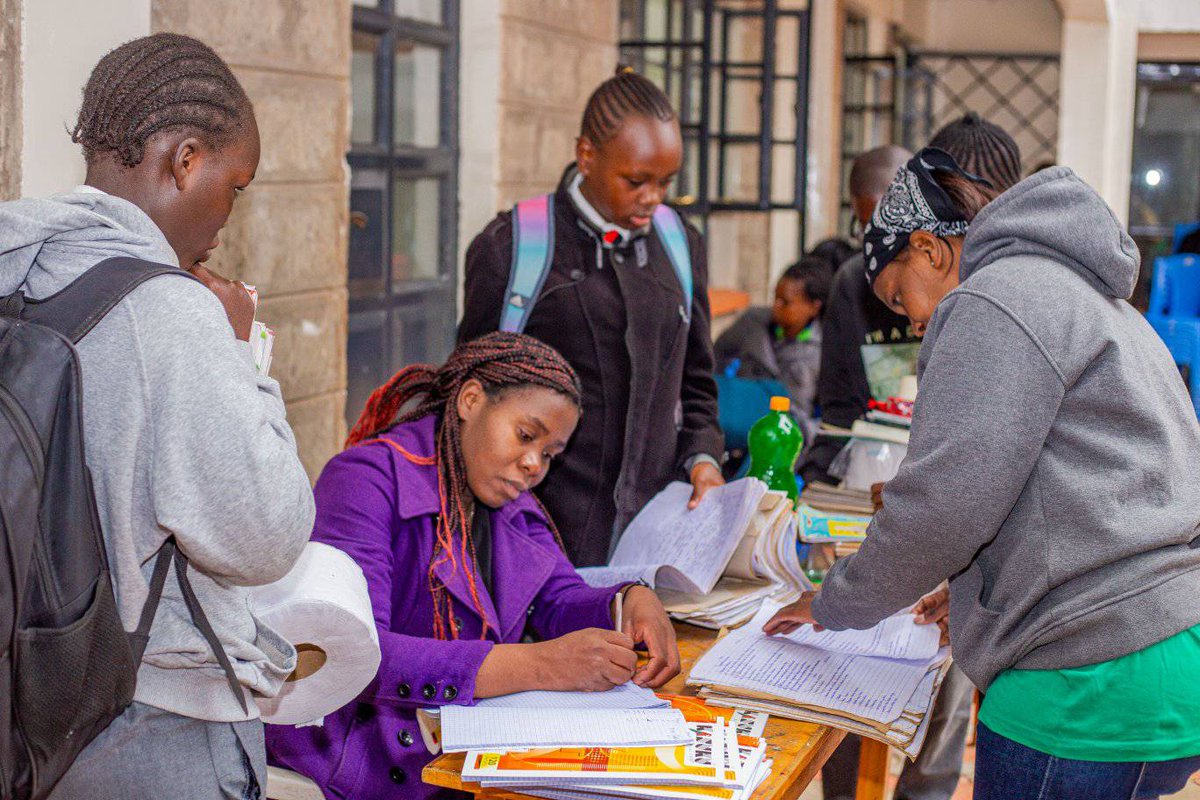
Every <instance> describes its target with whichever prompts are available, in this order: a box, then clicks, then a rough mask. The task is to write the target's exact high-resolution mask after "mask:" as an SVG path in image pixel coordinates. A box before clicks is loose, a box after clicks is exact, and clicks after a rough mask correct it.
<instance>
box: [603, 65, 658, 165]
mask: <svg viewBox="0 0 1200 800" xmlns="http://www.w3.org/2000/svg"><path fill="white" fill-rule="evenodd" d="M628 117H650V118H651V119H657V120H660V121H662V122H670V121H671V120H673V119H675V118H676V114H675V109H674V108H672V107H671V101H670V99H668V98H667V96H666V94H664V93H663V90H662V89H660V88H658V86H656V85H655V84H654V82H653V81H651V80H650V79H649V78H645V77H643V76H641V75H638V74H637V73H636V72H634V70H633V68H632V67H626V66H619V67H617V74H616V75H614V76H613V77H611V78H609V79H608V80H606V81H605V82H604V83H602V84H600V85H599V86H597V87H596V90H595V91H594V92H592V96H591V97H589V98H588V101H587V106H585V107H584V109H583V120H582V121H581V122H580V124H579V135H580V136H582V137H584V138H585V139H587V140H588V141H590V142H591V143H592V144H593V145H595V146H596V147H600V146H601V145H603V144H604V143H605V142H607V141H608V140H609V139H611V138H613V137H614V136H616V135H617V132H618V131H620V130H621V124H622V123H624V122H625V120H626V118H628Z"/></svg>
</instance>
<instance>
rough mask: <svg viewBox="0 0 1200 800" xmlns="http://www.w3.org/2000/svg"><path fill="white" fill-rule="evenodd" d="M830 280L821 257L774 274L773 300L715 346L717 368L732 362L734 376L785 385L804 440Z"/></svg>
mask: <svg viewBox="0 0 1200 800" xmlns="http://www.w3.org/2000/svg"><path fill="white" fill-rule="evenodd" d="M832 283H833V271H832V270H831V269H830V267H829V264H828V262H827V261H826V260H825V259H823V258H820V257H819V256H813V255H808V256H804V257H803V258H801V259H800V260H799V261H797V262H796V263H795V264H793V265H792V266H790V267H788V268H787V271H786V272H784V273H783V275H782V276H781V277H780V278H779V282H778V283H777V284H776V285H775V303H774V304H773V305H772V306H771V307H770V308H767V307H765V306H762V307H756V308H751V309H748V310H747V311H746V312H745V313H744V314H742V316H741V317H740V318H738V320H737V322H735V323H733V325H732V326H731V327H730V328H729V330H727V331H725V333H723V334H721V336H720V338H719V339H717V343H716V345H715V347H714V352H715V355H716V361H717V369H718V371H721V370H725V369H729V368H730V366H731V365H733V364H734V363H735V362H737V366H736V370H737V377H739V378H749V379H761V378H768V379H771V380H776V381H779V382H780V383H782V384H783V385H784V387H786V389H787V393H788V396H789V397H790V398H791V400H792V416H794V417H795V418H796V421H797V422H799V423H800V427H801V430H802V431H803V432H804V441H805V443H808V442H809V441H811V440H812V436H813V434H814V433H815V432H816V428H817V423H816V420H815V419H814V411H815V407H816V399H817V376H818V375H819V373H820V367H821V315H822V314H823V313H824V311H825V303H826V302H827V301H828V299H829V288H830V285H831V284H832ZM764 413H765V412H764Z"/></svg>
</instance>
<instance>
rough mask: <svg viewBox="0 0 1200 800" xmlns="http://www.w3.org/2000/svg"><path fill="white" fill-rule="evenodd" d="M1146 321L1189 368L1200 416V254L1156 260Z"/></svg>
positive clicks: (1173, 353) (1189, 387) (1190, 382)
mask: <svg viewBox="0 0 1200 800" xmlns="http://www.w3.org/2000/svg"><path fill="white" fill-rule="evenodd" d="M1146 320H1147V321H1148V322H1149V323H1150V325H1151V327H1153V328H1154V330H1155V332H1156V333H1157V334H1158V335H1159V336H1160V337H1162V340H1163V341H1164V342H1165V343H1166V345H1167V350H1169V351H1170V353H1171V357H1172V358H1173V359H1174V360H1175V363H1176V364H1178V365H1179V366H1181V367H1187V368H1188V373H1189V376H1190V378H1189V381H1188V382H1189V386H1188V389H1189V390H1190V391H1191V394H1192V405H1193V406H1194V407H1195V409H1196V414H1197V416H1200V256H1197V255H1190V254H1182V253H1181V254H1178V255H1172V256H1163V257H1161V258H1157V259H1155V260H1154V278H1153V281H1152V282H1151V284H1150V308H1149V310H1148V311H1147V312H1146Z"/></svg>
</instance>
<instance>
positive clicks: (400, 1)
mask: <svg viewBox="0 0 1200 800" xmlns="http://www.w3.org/2000/svg"><path fill="white" fill-rule="evenodd" d="M392 8H394V9H395V12H396V16H397V17H408V18H410V19H419V20H421V21H422V22H432V23H435V24H439V25H440V24H441V22H442V0H395V1H394V3H393V5H392Z"/></svg>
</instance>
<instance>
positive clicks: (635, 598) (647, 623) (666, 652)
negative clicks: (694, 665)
mask: <svg viewBox="0 0 1200 800" xmlns="http://www.w3.org/2000/svg"><path fill="white" fill-rule="evenodd" d="M622 603H623V605H622V611H621V617H622V627H621V632H622V633H624V634H625V635H626V636H628V637H629V638H630V639H631V640H632V641H634V642H642V643H644V644H645V645H646V650H647V651H648V652H649V654H650V661H649V662H648V663H646V664H645V665H644V666H643V667H642V668H641V669H639V670H638V671H637V672H636V673H635V674H634V676H633V682H634V683H636V684H637V685H638V686H649V687H650V688H652V689H657V688H659V687H660V686H662V685H663V684H665V683H666V682H667V681H669V680H671V679H672V678H674V677H675V676H676V675H678V674H679V645H678V644H677V643H676V642H675V628H674V627H673V626H672V625H671V620H670V619H668V618H667V612H666V609H664V608H663V605H662V602H661V601H660V600H659V599H658V595H656V594H655V593H654V590H653V589H649V588H647V587H645V586H632V587H630V588H629V589H627V590H626V592H625V598H624V600H623V601H622Z"/></svg>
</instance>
